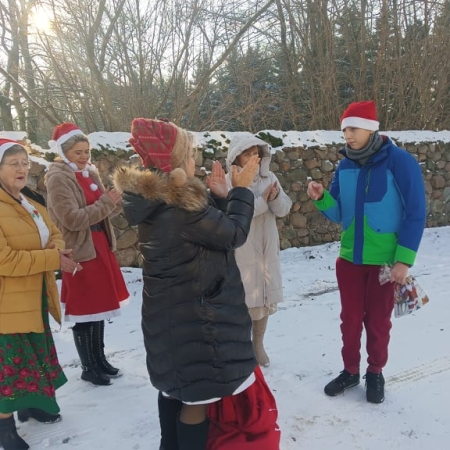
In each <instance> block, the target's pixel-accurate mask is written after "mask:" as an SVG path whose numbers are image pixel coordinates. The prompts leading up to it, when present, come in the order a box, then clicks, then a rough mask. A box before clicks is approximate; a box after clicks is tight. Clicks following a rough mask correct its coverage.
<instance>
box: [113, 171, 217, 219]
mask: <svg viewBox="0 0 450 450" xmlns="http://www.w3.org/2000/svg"><path fill="white" fill-rule="evenodd" d="M112 179H113V183H114V187H115V188H116V189H118V190H120V191H122V192H123V193H124V194H123V207H124V210H125V212H126V215H127V219H128V221H129V222H130V224H131V225H137V224H139V223H141V222H142V221H144V220H145V219H146V218H147V217H149V216H150V215H151V214H152V213H153V212H154V211H155V210H156V209H157V208H158V207H159V206H160V205H162V204H167V205H172V206H175V207H178V208H181V209H184V210H186V211H192V212H193V211H201V210H203V209H204V208H206V207H207V205H208V195H207V191H206V186H205V185H204V184H203V183H202V182H201V181H200V180H198V179H197V178H190V179H186V174H185V172H184V170H182V169H175V170H173V171H172V172H171V173H170V174H166V173H163V172H159V171H151V170H148V169H140V168H136V167H120V168H118V169H116V171H115V172H114V174H113V176H112Z"/></svg>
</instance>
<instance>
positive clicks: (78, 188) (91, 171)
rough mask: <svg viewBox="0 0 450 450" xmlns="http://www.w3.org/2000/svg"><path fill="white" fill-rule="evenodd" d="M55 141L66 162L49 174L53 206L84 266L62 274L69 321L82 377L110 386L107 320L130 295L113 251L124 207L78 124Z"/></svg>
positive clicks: (65, 127) (64, 128)
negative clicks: (115, 225)
mask: <svg viewBox="0 0 450 450" xmlns="http://www.w3.org/2000/svg"><path fill="white" fill-rule="evenodd" d="M51 145H52V146H53V148H55V150H56V151H57V152H58V154H59V156H60V158H61V159H62V161H59V162H54V163H53V164H52V165H51V166H50V168H49V170H48V173H47V176H46V185H47V203H48V211H49V214H50V217H51V218H52V220H53V221H54V222H55V224H56V226H57V227H58V228H59V229H60V230H61V232H62V235H63V239H64V240H65V242H66V245H67V246H68V247H70V248H72V249H73V256H74V259H75V261H77V262H79V263H80V264H81V265H82V266H83V271H82V272H74V273H73V274H63V278H62V289H61V301H62V302H63V303H64V304H65V320H67V321H70V322H75V326H74V327H73V329H72V331H73V336H74V340H75V346H76V348H77V351H78V355H79V356H80V360H81V365H82V369H83V371H82V374H81V379H82V380H85V381H89V382H91V383H93V384H96V385H109V384H110V383H111V382H110V377H117V376H119V375H120V372H119V369H117V368H116V367H113V366H112V365H111V364H110V363H109V362H108V361H107V360H106V357H105V353H104V329H105V322H104V321H105V320H109V319H111V318H113V317H115V316H117V315H119V314H120V307H121V304H123V303H124V302H125V301H127V300H128V297H129V294H128V291H127V288H126V286H125V282H124V280H123V276H122V273H121V271H120V268H119V265H118V263H117V260H116V258H115V255H114V253H113V250H114V248H115V244H116V240H115V237H114V232H113V229H112V226H111V222H110V220H109V218H110V217H111V216H113V215H115V214H117V213H118V212H119V211H120V210H121V206H120V203H121V199H122V196H121V194H120V193H119V192H117V191H116V190H115V189H111V190H110V189H105V188H104V186H103V184H102V183H101V181H100V177H99V175H98V172H97V170H96V168H95V166H93V165H92V164H90V162H89V161H90V146H89V139H88V138H87V136H85V135H84V134H83V132H82V131H81V130H80V129H79V128H78V127H77V126H76V125H74V124H71V123H64V124H61V125H59V126H57V127H56V128H55V131H54V133H53V142H52V143H51Z"/></svg>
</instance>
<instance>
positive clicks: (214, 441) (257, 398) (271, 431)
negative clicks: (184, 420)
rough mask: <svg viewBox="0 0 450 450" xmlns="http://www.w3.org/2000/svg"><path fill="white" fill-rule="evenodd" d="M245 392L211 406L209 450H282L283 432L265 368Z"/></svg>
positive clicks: (257, 372)
mask: <svg viewBox="0 0 450 450" xmlns="http://www.w3.org/2000/svg"><path fill="white" fill-rule="evenodd" d="M255 377H256V380H255V382H254V383H253V384H252V385H251V386H250V387H248V388H247V389H246V390H245V391H243V392H241V393H240V394H237V395H232V396H230V397H224V398H223V399H221V400H220V401H218V402H216V403H212V404H211V406H210V407H209V411H208V418H209V421H210V422H209V436H208V445H207V447H206V448H207V449H208V450H279V449H280V429H279V428H278V425H277V417H278V410H277V405H276V403H275V398H274V397H273V395H272V392H271V391H270V388H269V387H268V386H267V383H266V381H265V380H264V376H263V374H262V372H261V369H260V368H259V366H258V367H256V369H255Z"/></svg>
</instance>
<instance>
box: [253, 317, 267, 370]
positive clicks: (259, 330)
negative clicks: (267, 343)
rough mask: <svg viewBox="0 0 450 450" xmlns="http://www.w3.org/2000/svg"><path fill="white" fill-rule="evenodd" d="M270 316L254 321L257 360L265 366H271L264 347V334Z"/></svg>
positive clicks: (254, 345)
mask: <svg viewBox="0 0 450 450" xmlns="http://www.w3.org/2000/svg"><path fill="white" fill-rule="evenodd" d="M268 320H269V316H265V317H263V318H262V319H261V320H254V321H253V348H254V349H255V355H256V360H257V361H258V364H259V365H260V366H263V367H269V366H270V359H269V357H268V356H267V353H266V350H265V349H264V334H265V332H266V328H267V322H268Z"/></svg>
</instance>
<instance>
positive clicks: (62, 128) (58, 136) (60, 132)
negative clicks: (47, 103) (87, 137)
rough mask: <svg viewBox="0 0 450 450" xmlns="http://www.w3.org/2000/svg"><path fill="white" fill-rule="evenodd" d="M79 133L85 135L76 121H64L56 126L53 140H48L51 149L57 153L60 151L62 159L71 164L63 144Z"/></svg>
mask: <svg viewBox="0 0 450 450" xmlns="http://www.w3.org/2000/svg"><path fill="white" fill-rule="evenodd" d="M77 134H81V135H83V136H84V133H83V132H82V131H81V130H80V128H79V127H78V126H76V125H75V124H74V123H70V122H64V123H61V124H60V125H57V126H56V127H55V129H54V130H53V135H52V140H51V141H49V142H48V145H49V146H50V149H51V150H52V151H54V152H55V153H58V155H59V156H60V157H61V159H62V160H63V161H64V162H65V163H67V164H70V161H69V160H68V159H67V157H66V155H65V154H64V152H63V150H62V147H61V145H62V144H64V142H66V141H67V140H68V139H70V138H71V137H73V136H76V135H77Z"/></svg>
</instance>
